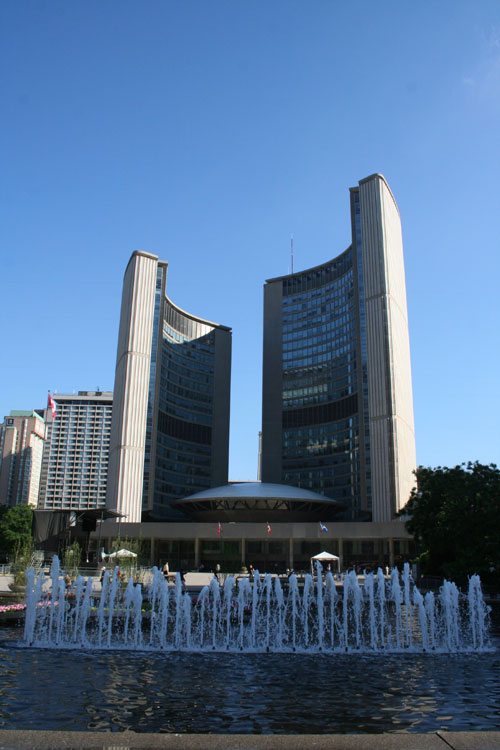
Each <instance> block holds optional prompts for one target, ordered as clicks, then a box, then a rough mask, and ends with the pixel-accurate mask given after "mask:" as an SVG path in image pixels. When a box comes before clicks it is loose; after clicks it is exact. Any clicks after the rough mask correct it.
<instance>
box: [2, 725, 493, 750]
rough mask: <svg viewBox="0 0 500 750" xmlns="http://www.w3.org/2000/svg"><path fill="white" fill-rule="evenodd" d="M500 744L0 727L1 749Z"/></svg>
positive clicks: (454, 749)
mask: <svg viewBox="0 0 500 750" xmlns="http://www.w3.org/2000/svg"><path fill="white" fill-rule="evenodd" d="M20 748H22V749H23V750H70V749H71V748H73V749H74V750H83V749H84V748H89V749H94V748H101V749H102V750H450V749H451V750H499V748H500V732H431V733H429V734H411V733H401V734H324V735H319V734H307V735H305V734H301V735H299V734H296V735H287V734H279V735H278V734H256V735H250V734H147V733H135V732H46V731H40V732H36V731H24V730H1V731H0V750H20Z"/></svg>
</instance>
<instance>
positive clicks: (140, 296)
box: [106, 251, 158, 522]
mask: <svg viewBox="0 0 500 750" xmlns="http://www.w3.org/2000/svg"><path fill="white" fill-rule="evenodd" d="M157 265H158V258H157V256H155V255H151V254H149V253H143V252H142V251H137V252H135V253H134V254H133V255H132V257H131V259H130V262H129V264H128V266H127V270H126V271H125V278H124V282H123V295H122V307H121V316H120V330H119V335H118V352H117V358H116V373H115V386H114V402H113V423H112V427H111V445H110V457H109V472H108V486H107V496H106V506H107V507H108V508H110V509H111V510H116V511H118V512H119V513H122V514H124V515H125V517H126V518H127V520H129V521H134V522H137V521H140V519H141V512H142V491H143V470H144V449H145V437H146V416H147V406H148V386H149V369H150V360H151V340H152V326H153V313H154V297H155V288H156V269H157Z"/></svg>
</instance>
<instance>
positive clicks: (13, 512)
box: [0, 505, 33, 559]
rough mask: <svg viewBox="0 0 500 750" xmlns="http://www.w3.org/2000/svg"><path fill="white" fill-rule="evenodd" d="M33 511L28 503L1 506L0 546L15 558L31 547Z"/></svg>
mask: <svg viewBox="0 0 500 750" xmlns="http://www.w3.org/2000/svg"><path fill="white" fill-rule="evenodd" d="M32 520H33V511H32V509H31V508H30V506H29V505H14V506H13V507H12V508H7V507H5V506H3V507H2V509H1V512H0V547H1V548H2V549H3V550H4V551H5V552H8V553H10V554H13V555H14V558H15V559H17V557H19V556H20V555H22V554H23V553H25V552H26V550H27V549H28V548H31V523H32Z"/></svg>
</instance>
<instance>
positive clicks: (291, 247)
mask: <svg viewBox="0 0 500 750" xmlns="http://www.w3.org/2000/svg"><path fill="white" fill-rule="evenodd" d="M290 260H291V268H292V273H293V234H292V235H291V236H290Z"/></svg>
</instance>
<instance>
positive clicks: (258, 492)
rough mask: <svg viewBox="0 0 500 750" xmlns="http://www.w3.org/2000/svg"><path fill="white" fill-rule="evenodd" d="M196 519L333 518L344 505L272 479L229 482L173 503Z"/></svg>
mask: <svg viewBox="0 0 500 750" xmlns="http://www.w3.org/2000/svg"><path fill="white" fill-rule="evenodd" d="M174 507H175V508H177V509H178V510H181V511H182V512H183V513H186V514H187V515H189V516H190V517H191V518H193V520H197V521H256V522H259V521H308V520H309V521H316V520H325V521H328V520H331V519H332V518H333V517H334V516H336V515H337V514H338V513H339V511H341V510H344V508H345V506H344V505H343V504H342V503H339V502H338V501H336V500H332V499H331V498H329V497H325V496H324V495H319V494H318V493H317V492H311V491H310V490H305V489H302V488H300V487H292V486H291V485H288V484H275V483H271V482H230V483H229V484H225V485H222V486H221V487H211V488H210V489H208V490H203V491H202V492H196V493H195V494H194V495H189V497H185V498H184V499H183V500H179V501H178V502H176V503H175V505H174Z"/></svg>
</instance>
